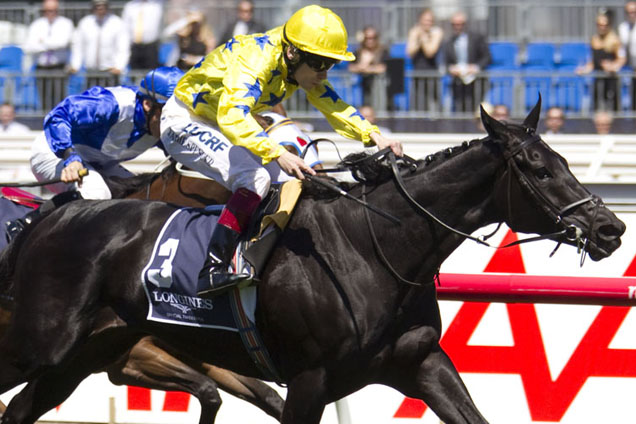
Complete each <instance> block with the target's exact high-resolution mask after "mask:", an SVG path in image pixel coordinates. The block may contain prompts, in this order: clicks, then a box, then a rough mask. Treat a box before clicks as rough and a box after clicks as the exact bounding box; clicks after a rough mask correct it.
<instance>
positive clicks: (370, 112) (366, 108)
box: [358, 105, 391, 134]
mask: <svg viewBox="0 0 636 424" xmlns="http://www.w3.org/2000/svg"><path fill="white" fill-rule="evenodd" d="M358 112H360V115H362V116H363V117H364V119H366V120H367V121H369V123H370V124H372V125H375V126H377V127H378V129H379V130H380V132H381V133H382V134H390V133H391V130H390V129H389V128H387V127H383V126H381V125H378V119H377V117H376V115H375V109H373V106H371V105H362V106H360V108H359V109H358Z"/></svg>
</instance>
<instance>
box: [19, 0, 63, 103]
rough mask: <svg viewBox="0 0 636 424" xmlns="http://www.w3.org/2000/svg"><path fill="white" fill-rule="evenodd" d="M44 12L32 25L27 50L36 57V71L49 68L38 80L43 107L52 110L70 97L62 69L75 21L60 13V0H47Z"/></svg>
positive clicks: (25, 48) (34, 59) (26, 44)
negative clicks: (67, 94) (67, 96)
mask: <svg viewBox="0 0 636 424" xmlns="http://www.w3.org/2000/svg"><path fill="white" fill-rule="evenodd" d="M42 13H43V15H44V16H42V17H41V18H38V19H36V20H35V21H33V22H32V23H31V25H29V30H28V33H27V40H26V42H25V44H24V46H23V50H24V52H25V53H27V54H29V55H31V56H32V57H33V61H34V62H35V65H36V66H35V68H36V70H42V71H46V72H42V73H41V74H40V73H38V75H37V80H38V91H39V95H40V108H41V109H42V110H45V111H48V110H49V109H51V108H52V107H53V106H55V105H56V104H58V103H59V102H60V101H61V100H62V99H63V98H65V97H66V76H65V75H64V74H62V71H63V70H64V68H65V67H66V65H67V64H68V59H69V47H70V45H71V38H72V36H73V22H72V21H71V20H70V19H68V18H66V17H64V16H59V3H58V0H44V1H43V2H42ZM51 71H52V72H51ZM56 71H58V72H57V74H58V75H55V73H56Z"/></svg>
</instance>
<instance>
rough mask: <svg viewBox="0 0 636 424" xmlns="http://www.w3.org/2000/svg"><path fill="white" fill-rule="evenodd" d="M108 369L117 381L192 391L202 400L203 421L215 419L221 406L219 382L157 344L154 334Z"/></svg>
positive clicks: (116, 382)
mask: <svg viewBox="0 0 636 424" xmlns="http://www.w3.org/2000/svg"><path fill="white" fill-rule="evenodd" d="M106 371H107V372H108V378H110V381H111V382H113V383H114V384H117V385H123V384H128V385H134V386H142V387H147V388H149V389H155V390H164V391H181V392H187V393H190V394H192V395H193V396H195V397H196V398H197V399H199V402H200V403H201V417H200V418H199V423H200V424H204V423H214V420H215V419H216V414H217V413H218V411H219V408H220V407H221V396H220V395H219V391H218V390H217V385H216V383H215V382H214V381H213V380H212V379H210V378H209V377H207V376H206V375H205V374H203V373H202V372H199V371H197V370H195V369H193V368H192V367H190V366H189V365H187V364H185V363H184V362H182V361H181V360H179V359H177V358H176V357H175V356H173V355H172V354H170V353H168V352H166V351H165V350H164V349H162V348H160V347H159V346H157V345H156V344H155V340H154V339H153V338H152V337H144V338H142V339H141V340H140V341H139V342H138V343H137V344H135V346H133V348H132V349H131V350H130V351H129V352H128V353H127V354H126V355H124V356H123V357H122V358H120V359H119V360H118V361H117V362H116V363H114V364H112V365H111V366H109V367H108V368H107V370H106Z"/></svg>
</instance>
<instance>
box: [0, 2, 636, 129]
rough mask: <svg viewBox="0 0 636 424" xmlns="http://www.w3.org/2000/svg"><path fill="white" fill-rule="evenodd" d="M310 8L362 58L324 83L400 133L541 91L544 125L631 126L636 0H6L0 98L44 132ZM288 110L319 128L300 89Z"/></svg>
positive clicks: (510, 114)
mask: <svg viewBox="0 0 636 424" xmlns="http://www.w3.org/2000/svg"><path fill="white" fill-rule="evenodd" d="M310 3H318V4H320V5H322V6H324V7H328V8H331V9H332V10H334V11H335V12H336V13H337V14H339V15H340V16H341V17H342V18H343V20H344V22H345V25H346V26H347V28H348V30H349V43H350V50H351V51H354V52H355V54H356V61H355V62H353V63H341V64H339V65H337V66H336V67H335V68H334V69H333V70H332V71H330V81H331V82H332V83H333V84H334V86H335V88H336V90H337V91H338V93H339V94H340V96H341V97H343V98H344V99H345V100H346V101H348V102H349V103H351V104H353V105H355V106H358V107H361V106H365V107H366V108H367V109H371V110H372V112H373V113H374V114H375V116H376V117H377V119H379V120H380V122H381V123H383V124H384V125H387V126H388V127H391V129H392V130H394V131H404V132H407V131H408V132H417V131H426V132H437V131H441V132H474V131H475V129H476V124H475V119H474V118H475V114H476V112H477V109H478V106H479V104H481V103H482V102H483V103H484V104H485V105H486V107H487V108H488V109H489V110H491V111H498V112H497V113H501V114H502V115H501V116H502V117H504V118H506V119H515V118H520V117H523V116H525V114H526V113H527V112H528V110H529V109H530V108H531V107H532V106H533V105H534V103H535V102H536V101H537V99H538V96H539V94H540V95H541V97H542V101H543V105H544V108H543V110H544V117H546V116H548V118H549V119H545V128H544V130H546V131H552V132H573V133H577V132H596V130H595V126H594V122H595V120H594V115H595V114H597V115H598V116H603V117H605V118H606V119H610V120H611V125H612V131H613V132H619V133H620V132H623V133H633V132H634V122H635V119H636V73H635V72H634V66H636V29H634V26H635V24H636V1H628V2H625V1H614V2H612V1H597V0H563V1H560V2H558V3H556V2H551V1H547V0H529V1H528V0H526V1H521V0H507V1H503V0H473V1H468V0H427V1H426V0H425V1H411V0H384V1H376V0H364V1H363V0H350V1H348V2H337V1H333V0H331V1H319V2H316V1H314V2H311V1H300V0H280V1H266V0H254V1H245V0H243V1H236V0H227V1H226V0H216V1H213V2H210V1H204V0H129V1H115V0H91V1H86V0H85V1H72V0H66V1H61V0H44V1H32V2H29V1H21V2H15V1H0V104H3V105H4V108H5V109H7V113H5V115H11V114H13V115H15V117H16V119H17V120H20V121H21V122H23V123H25V124H27V125H28V126H29V127H31V128H32V129H38V127H41V119H42V117H43V116H44V115H45V114H46V113H47V112H48V111H49V110H50V109H51V108H52V107H53V106H55V104H57V103H58V102H59V101H60V100H61V99H63V98H65V97H66V96H67V95H69V94H75V93H79V92H81V91H83V90H84V89H86V88H87V87H90V86H92V85H102V86H109V85H118V84H135V83H136V82H137V81H138V80H139V78H140V77H141V76H143V75H144V73H145V71H147V70H148V69H151V68H154V67H156V66H158V65H174V66H178V67H180V68H182V69H184V70H187V69H188V68H189V67H191V66H192V65H194V64H196V63H197V62H198V61H199V60H200V59H201V57H203V56H204V55H205V54H206V53H207V52H209V51H211V50H212V49H213V48H215V47H216V46H218V45H220V44H224V43H225V42H226V41H227V40H228V39H230V38H231V37H232V36H233V35H236V34H243V33H252V32H263V31H265V30H267V29H269V28H272V27H275V26H277V25H280V24H282V23H284V22H285V21H286V19H287V18H288V17H289V16H290V15H291V14H292V13H293V12H294V11H295V10H297V9H298V8H300V7H302V6H304V5H306V4H310ZM285 106H286V108H287V109H288V111H289V113H290V115H292V116H293V117H296V118H300V119H303V120H306V121H310V122H312V121H315V126H316V128H317V129H321V123H320V122H321V120H320V117H319V114H318V112H317V111H315V110H314V109H312V107H311V106H310V105H309V104H308V102H307V101H306V99H305V98H304V95H303V93H302V92H301V91H300V90H299V91H298V92H297V93H295V95H294V97H292V98H291V99H289V100H288V101H287V104H285ZM8 109H10V110H8ZM546 114H547V115H546ZM550 120H551V121H550ZM549 121H550V122H552V123H559V124H560V125H555V126H554V128H551V127H549V126H548V122H549ZM0 130H1V128H0Z"/></svg>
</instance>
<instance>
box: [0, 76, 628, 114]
mask: <svg viewBox="0 0 636 424" xmlns="http://www.w3.org/2000/svg"><path fill="white" fill-rule="evenodd" d="M143 75H144V72H129V73H127V74H125V75H123V76H122V77H121V78H120V79H119V81H118V83H121V84H130V85H136V84H137V83H138V81H140V79H141V78H142V77H143ZM480 77H483V78H485V79H486V80H487V84H486V87H487V88H486V90H485V91H479V90H480V86H479V85H477V86H476V88H475V89H476V90H478V92H477V93H476V94H475V98H481V99H483V101H486V102H489V103H491V104H505V105H507V106H508V107H509V108H510V110H511V112H512V115H513V116H525V114H526V113H527V112H528V111H529V110H530V109H531V108H532V106H533V105H534V104H535V102H536V100H537V98H538V94H539V93H540V94H541V97H542V100H543V107H544V109H547V108H548V107H550V106H560V107H562V108H563V109H564V110H565V111H566V113H567V114H568V116H570V117H589V116H591V113H592V112H593V111H594V110H595V107H596V103H597V102H595V99H594V92H595V88H594V81H595V79H596V80H597V81H598V83H597V85H598V86H597V88H596V90H598V91H603V90H604V88H605V84H606V83H608V81H610V80H606V79H605V77H606V75H605V74H602V73H597V74H590V75H586V76H579V75H577V74H576V73H574V71H570V72H563V71H554V72H548V71H545V72H529V71H523V70H518V71H492V72H484V73H482V74H480ZM632 77H633V74H632V73H631V72H625V73H621V74H619V75H618V76H616V78H615V79H616V84H617V93H618V99H617V103H618V109H617V110H616V111H615V115H616V116H617V117H634V116H636V114H635V113H636V112H635V111H634V110H633V109H632V102H633V100H632V98H631V92H632V83H633V80H632ZM329 80H330V81H331V82H332V84H333V85H334V86H335V89H336V91H337V92H338V94H339V95H340V97H341V98H342V99H343V100H345V101H346V102H348V103H350V104H352V105H354V106H360V105H361V104H362V103H363V98H362V89H361V86H360V76H359V75H356V74H352V73H350V72H348V71H346V69H340V70H334V71H331V72H330V76H329ZM100 81H102V83H101V85H116V84H107V83H106V82H108V81H109V80H108V78H107V74H105V73H88V72H80V73H78V74H75V75H69V74H67V73H66V72H64V71H31V72H25V73H23V72H20V71H2V70H0V102H4V101H9V102H12V103H13V104H14V105H15V106H16V110H17V112H18V114H19V115H20V116H44V115H45V114H46V113H48V112H49V110H50V109H51V108H52V107H53V106H55V104H56V103H57V102H58V101H61V100H62V99H63V98H64V97H66V96H67V95H71V94H79V93H81V92H82V91H84V90H85V89H86V88H87V83H88V82H92V84H100ZM450 82H451V79H450V77H449V76H447V75H444V74H443V73H441V72H427V71H416V70H407V71H406V72H405V73H404V91H403V92H402V93H398V94H395V95H393V96H392V99H389V98H388V95H387V90H386V89H387V87H388V84H389V83H390V80H389V78H388V77H386V76H378V78H377V83H376V85H375V90H374V92H373V98H371V99H365V100H364V102H365V103H369V104H372V105H373V106H375V108H376V110H378V111H379V112H380V113H386V111H387V110H391V113H392V115H393V116H394V117H422V116H426V117H430V118H444V117H472V116H473V115H474V113H475V110H472V109H471V110H470V111H469V112H464V113H455V112H454V111H453V102H452V93H451V86H450ZM285 107H286V108H287V109H288V110H289V111H290V112H292V113H293V114H295V115H296V116H297V117H305V118H310V117H317V116H319V115H320V113H319V112H318V111H316V110H315V109H314V108H313V106H311V104H310V103H309V102H308V101H307V99H306V97H305V95H304V93H303V92H302V90H297V91H296V92H295V93H294V94H293V95H292V97H291V98H290V99H288V100H287V101H286V102H285ZM604 108H605V107H604Z"/></svg>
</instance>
